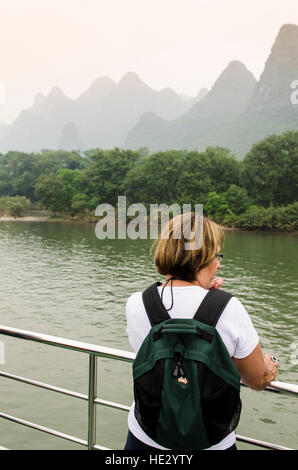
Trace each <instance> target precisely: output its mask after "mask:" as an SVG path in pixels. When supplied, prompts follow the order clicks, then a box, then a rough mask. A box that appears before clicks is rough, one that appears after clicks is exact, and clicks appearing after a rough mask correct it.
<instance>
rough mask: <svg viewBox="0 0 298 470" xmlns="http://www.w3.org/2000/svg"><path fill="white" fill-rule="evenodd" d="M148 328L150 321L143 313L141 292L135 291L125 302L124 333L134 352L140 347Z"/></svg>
mask: <svg viewBox="0 0 298 470" xmlns="http://www.w3.org/2000/svg"><path fill="white" fill-rule="evenodd" d="M149 330H150V322H149V319H148V317H147V315H146V314H145V307H144V305H143V301H142V293H141V292H135V293H134V294H132V295H131V296H130V297H129V299H128V300H127V302H126V333H127V336H128V340H129V343H130V345H131V347H132V349H133V351H134V352H135V353H137V352H138V350H139V349H140V347H141V345H142V342H143V341H144V338H145V336H146V335H147V333H148V332H149Z"/></svg>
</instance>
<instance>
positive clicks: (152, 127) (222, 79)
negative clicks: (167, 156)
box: [125, 61, 257, 150]
mask: <svg viewBox="0 0 298 470" xmlns="http://www.w3.org/2000/svg"><path fill="white" fill-rule="evenodd" d="M256 83H257V81H256V79H255V78H254V76H253V74H252V73H251V72H249V71H248V70H247V68H246V67H245V66H244V65H243V64H242V63H241V62H239V61H232V62H230V63H229V64H228V66H227V67H226V69H225V70H224V71H223V72H222V73H221V75H220V76H219V78H218V79H217V80H216V82H215V83H214V85H213V87H212V88H211V90H210V91H209V93H207V95H206V96H205V97H204V98H203V99H202V100H200V101H199V102H198V103H195V104H194V105H193V106H192V107H191V109H190V110H189V111H188V112H187V113H185V114H184V115H183V116H182V117H180V118H178V119H176V120H174V121H166V120H164V119H161V118H160V117H159V116H157V115H154V114H152V113H147V114H146V115H144V116H142V118H141V120H140V121H139V122H138V124H137V125H136V126H135V128H134V129H132V130H131V131H130V132H129V133H128V136H127V139H126V142H125V146H126V147H129V148H137V147H141V146H148V147H149V148H150V149H151V150H165V149H173V148H176V149H181V148H202V149H203V148H205V147H206V146H208V145H217V143H218V142H219V141H220V139H221V135H222V134H224V132H225V129H226V128H227V126H228V125H229V124H230V123H231V122H233V120H234V119H235V118H236V117H237V116H239V115H240V114H242V113H243V112H244V111H245V109H246V108H247V106H248V103H249V100H250V98H251V96H252V93H253V90H254V88H255V86H256Z"/></svg>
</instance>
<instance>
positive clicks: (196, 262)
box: [151, 212, 224, 281]
mask: <svg viewBox="0 0 298 470" xmlns="http://www.w3.org/2000/svg"><path fill="white" fill-rule="evenodd" d="M185 221H186V222H187V221H188V222H189V221H190V222H191V230H192V231H193V232H194V231H195V229H196V227H195V222H196V217H195V213H194V212H190V213H188V214H183V215H177V216H176V217H174V218H172V219H170V221H169V223H168V224H167V225H166V226H165V228H164V229H163V230H162V232H161V235H160V237H159V239H158V240H157V241H156V242H155V243H154V244H153V246H152V248H151V253H152V251H153V250H154V248H155V246H156V248H155V252H154V263H155V265H156V268H157V271H158V272H159V273H160V274H162V275H164V276H166V275H167V274H170V275H171V276H174V277H175V278H176V279H181V280H185V281H194V280H195V278H196V275H197V273H198V272H199V271H200V270H201V269H202V268H204V267H206V266H208V265H209V264H211V263H212V262H213V260H214V259H215V256H216V254H217V253H218V250H219V248H220V246H221V244H222V242H223V238H224V234H223V230H222V229H221V228H220V227H219V226H218V225H217V224H216V223H215V222H213V221H212V220H209V219H207V218H206V217H204V216H203V217H202V219H201V221H200V223H203V227H202V228H203V230H202V243H201V244H200V247H199V249H193V250H192V249H185V244H186V243H188V242H189V239H186V238H185V234H184V231H183V230H181V227H183V222H185ZM177 233H179V234H180V236H179V237H177ZM165 234H166V235H167V238H166V237H165Z"/></svg>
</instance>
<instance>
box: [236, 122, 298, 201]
mask: <svg viewBox="0 0 298 470" xmlns="http://www.w3.org/2000/svg"><path fill="white" fill-rule="evenodd" d="M242 186H244V187H245V188H246V189H247V192H248V194H249V196H251V198H252V200H253V201H254V202H255V203H256V204H258V205H262V206H265V207H267V206H269V205H273V206H279V205H287V204H290V203H293V202H295V201H296V199H297V194H298V131H289V132H285V133H284V134H282V135H271V136H269V137H267V138H266V139H264V140H262V141H261V142H259V143H258V144H255V145H254V146H253V147H252V149H251V150H250V152H249V153H248V154H247V155H246V157H245V158H244V160H243V163H242Z"/></svg>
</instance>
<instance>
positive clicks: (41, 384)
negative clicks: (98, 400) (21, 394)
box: [0, 371, 88, 400]
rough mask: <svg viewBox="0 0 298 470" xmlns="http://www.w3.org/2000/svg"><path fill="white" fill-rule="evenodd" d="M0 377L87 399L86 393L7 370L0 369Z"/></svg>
mask: <svg viewBox="0 0 298 470" xmlns="http://www.w3.org/2000/svg"><path fill="white" fill-rule="evenodd" d="M0 377H5V378H7V379H11V380H16V381H18V382H22V383H25V384H28V385H33V386H34V387H39V388H44V389H46V390H49V391H51V392H57V393H62V394H63V395H68V396H70V397H73V398H80V399H81V400H88V395H84V394H83V393H78V392H74V391H73V390H67V389H66V388H60V387H56V386H54V385H49V384H46V383H44V382H38V381H37V380H32V379H27V378H26V377H20V376H18V375H13V374H8V373H7V372H3V371H0Z"/></svg>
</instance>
